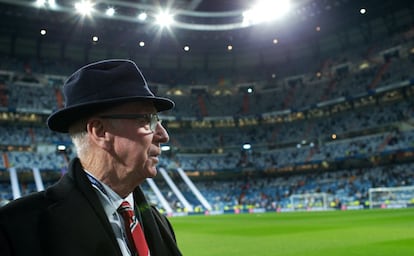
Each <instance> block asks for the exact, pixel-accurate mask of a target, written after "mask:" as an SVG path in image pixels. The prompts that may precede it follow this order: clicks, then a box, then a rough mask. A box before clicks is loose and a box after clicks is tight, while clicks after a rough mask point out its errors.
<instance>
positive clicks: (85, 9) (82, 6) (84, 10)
mask: <svg viewBox="0 0 414 256" xmlns="http://www.w3.org/2000/svg"><path fill="white" fill-rule="evenodd" d="M93 6H94V4H93V3H91V2H90V1H86V0H82V1H81V2H77V3H75V9H76V11H77V12H78V13H80V14H82V15H90V14H91V13H92V12H93V11H94V9H93Z"/></svg>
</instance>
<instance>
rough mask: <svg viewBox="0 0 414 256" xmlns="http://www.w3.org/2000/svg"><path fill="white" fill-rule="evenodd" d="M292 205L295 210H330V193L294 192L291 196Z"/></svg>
mask: <svg viewBox="0 0 414 256" xmlns="http://www.w3.org/2000/svg"><path fill="white" fill-rule="evenodd" d="M290 206H291V209H292V210H294V211H323V210H328V209H329V208H330V207H329V194H328V193H308V194H294V195H291V196H290Z"/></svg>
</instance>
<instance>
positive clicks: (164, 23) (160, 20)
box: [155, 11, 174, 27]
mask: <svg viewBox="0 0 414 256" xmlns="http://www.w3.org/2000/svg"><path fill="white" fill-rule="evenodd" d="M155 19H156V23H157V24H158V25H160V26H161V27H168V26H169V25H171V24H172V23H173V21H174V19H173V15H171V14H170V13H168V12H165V11H162V12H160V13H159V14H158V15H157V16H156V17H155Z"/></svg>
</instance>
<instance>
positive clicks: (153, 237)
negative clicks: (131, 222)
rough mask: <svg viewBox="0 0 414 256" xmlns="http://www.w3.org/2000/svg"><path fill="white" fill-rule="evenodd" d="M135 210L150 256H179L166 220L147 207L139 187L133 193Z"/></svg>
mask: <svg viewBox="0 0 414 256" xmlns="http://www.w3.org/2000/svg"><path fill="white" fill-rule="evenodd" d="M134 201H135V204H136V207H135V209H138V210H139V212H138V213H136V214H137V215H140V216H141V219H142V222H143V223H142V224H143V226H144V233H145V237H146V238H147V243H148V246H149V248H150V251H151V256H179V255H181V252H180V251H179V249H178V247H177V244H176V241H175V237H174V234H173V232H172V229H170V226H169V225H168V220H165V221H164V220H162V218H163V216H161V214H160V213H159V212H158V211H157V210H156V209H154V208H153V207H152V206H150V205H149V203H148V202H147V200H146V199H145V196H144V194H143V192H142V190H141V188H140V187H137V188H136V189H135V191H134Z"/></svg>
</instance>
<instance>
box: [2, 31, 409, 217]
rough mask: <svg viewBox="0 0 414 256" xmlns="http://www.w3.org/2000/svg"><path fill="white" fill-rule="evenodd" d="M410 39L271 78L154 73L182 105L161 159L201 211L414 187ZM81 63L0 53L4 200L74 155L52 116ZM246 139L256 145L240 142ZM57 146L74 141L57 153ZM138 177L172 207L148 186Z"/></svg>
mask: <svg viewBox="0 0 414 256" xmlns="http://www.w3.org/2000/svg"><path fill="white" fill-rule="evenodd" d="M413 47H414V43H413V40H412V37H408V38H407V36H406V33H402V34H398V35H396V36H394V37H391V38H390V39H388V40H384V42H381V44H376V45H375V46H372V45H371V46H361V47H359V48H354V49H349V50H348V51H345V52H342V53H337V54H336V56H331V57H330V58H327V59H325V60H324V61H321V62H322V63H323V64H322V65H321V69H320V70H318V72H319V73H315V72H316V70H312V69H311V68H308V69H307V70H305V71H304V72H300V73H299V72H296V70H298V69H299V68H292V70H284V72H282V73H284V75H283V76H278V77H277V79H268V77H269V76H268V75H269V74H268V72H267V71H264V72H259V73H257V72H256V73H255V72H242V71H240V72H238V76H235V77H233V76H230V75H229V76H228V77H227V79H228V80H229V81H231V82H221V80H220V79H221V78H222V76H221V75H219V74H215V75H213V76H209V75H208V74H205V73H203V72H199V71H194V72H189V73H191V74H189V73H186V74H187V75H188V76H187V75H183V74H182V73H181V74H175V73H173V72H171V73H167V72H166V73H164V76H165V77H168V79H170V80H173V81H175V82H174V85H173V86H168V85H163V84H159V83H151V84H154V85H158V86H157V87H156V89H157V90H158V92H159V93H160V94H165V95H168V96H169V97H170V98H172V99H173V100H174V101H175V102H176V105H177V107H176V109H175V110H174V111H171V112H167V113H163V119H164V123H165V125H166V127H167V128H168V130H169V132H170V137H171V142H170V144H169V146H171V150H170V151H166V152H164V154H163V159H162V161H161V164H160V166H161V167H162V168H165V169H166V170H167V171H168V174H169V175H170V176H171V178H172V179H173V181H174V183H175V184H176V185H177V186H178V188H179V190H180V191H181V192H182V193H183V195H184V197H185V199H186V200H187V201H188V202H189V203H190V204H191V205H192V206H193V207H194V212H195V213H204V212H205V211H207V210H208V211H214V212H234V211H235V210H242V211H249V210H251V209H265V210H269V211H280V210H288V209H291V207H292V205H291V204H292V202H291V200H290V196H292V195H295V194H312V193H314V194H316V193H322V192H323V193H327V194H328V195H329V202H330V208H332V209H334V208H338V209H347V208H368V205H367V203H368V190H369V188H374V187H399V186H414V178H413V177H414V176H413V171H414V163H413V160H414V101H413V99H414V87H413V84H414V82H413V81H414V80H413V71H414V58H413V56H414V53H413V49H414V48H413ZM361 56H364V57H361ZM306 64H309V63H305V64H302V65H304V66H306ZM75 66H77V64H76V63H74V62H71V61H66V62H57V61H46V60H43V61H39V60H36V59H32V60H27V59H25V60H20V59H18V58H12V59H11V58H9V57H3V58H0V122H1V126H0V147H1V149H2V157H1V158H0V202H1V201H3V203H6V202H7V201H9V200H13V199H14V198H16V195H19V194H21V195H25V194H29V193H31V192H33V191H36V190H38V189H39V188H41V186H40V187H39V185H38V184H36V180H35V178H34V177H35V174H34V172H35V170H34V167H36V168H38V169H39V170H40V175H41V178H42V183H43V187H48V186H50V185H51V184H53V183H54V182H56V181H57V180H58V179H59V177H60V176H61V174H62V173H64V172H65V166H66V164H67V160H68V159H69V158H72V157H74V156H75V155H76V153H75V152H73V151H72V149H71V147H72V145H71V141H70V139H69V137H68V136H67V135H62V134H57V133H52V132H50V131H49V130H47V128H46V127H45V125H44V121H45V118H46V117H47V115H48V114H49V113H50V112H51V111H53V110H54V109H56V108H57V107H58V106H59V105H61V104H62V98H61V92H60V86H61V85H62V83H63V81H64V79H65V75H66V74H68V73H70V72H69V71H72V70H73V69H75V68H74V67H75ZM312 66H313V65H309V66H308V67H312ZM151 72H155V71H150V72H149V73H150V74H151ZM189 76H190V77H189ZM189 81H191V86H190V85H189V84H185V83H186V82H187V83H190V82H189ZM194 81H197V84H196V85H194ZM222 83H229V84H231V85H232V86H225V85H222ZM205 85H208V86H205ZM247 88H253V89H254V92H253V93H248V92H247V91H246V90H245V89H247ZM315 88H317V90H315ZM178 91H180V94H179V95H178V93H177V92H178ZM164 123H163V124H164ZM246 143H248V144H250V145H251V148H250V149H243V148H242V146H243V145H244V144H246ZM60 145H63V146H65V147H66V148H65V149H64V150H62V151H59V150H58V149H57V148H58V146H60ZM177 168H182V169H183V170H184V171H185V172H186V174H187V175H188V176H189V177H190V179H191V180H193V181H194V183H195V185H196V187H197V188H198V189H199V191H200V193H201V194H202V195H203V196H204V197H205V198H206V200H207V201H208V202H209V203H210V204H211V206H212V209H206V207H205V205H203V204H202V203H201V202H200V199H199V198H197V197H196V196H195V195H194V193H193V192H192V191H191V190H190V188H189V186H188V184H186V183H185V182H184V181H183V180H182V179H181V178H180V176H179V175H178V174H177V172H176V171H175V170H176V169H177ZM11 170H14V171H16V175H17V184H16V183H13V181H12V171H11ZM154 181H155V183H156V185H157V186H158V187H159V189H160V191H161V193H162V195H164V197H165V199H166V200H167V202H168V204H169V207H171V208H172V209H173V212H174V213H186V212H187V211H188V209H186V208H185V206H184V204H183V202H182V200H180V198H179V197H178V196H177V194H176V193H174V191H173V189H172V188H171V187H170V186H169V185H168V184H167V182H166V181H165V180H164V179H163V178H162V177H157V178H155V179H154ZM142 186H143V189H145V190H146V191H148V193H147V194H148V197H149V199H150V200H151V201H152V202H153V203H155V204H157V205H158V207H159V208H161V209H164V211H166V212H168V209H166V205H163V204H162V202H161V201H160V198H159V196H157V195H156V193H155V192H151V187H150V186H149V184H147V183H145V184H143V185H142ZM16 189H17V190H18V192H16ZM413 200H414V199H413ZM413 200H412V201H411V202H410V203H409V204H410V205H413V204H414V201H413Z"/></svg>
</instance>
